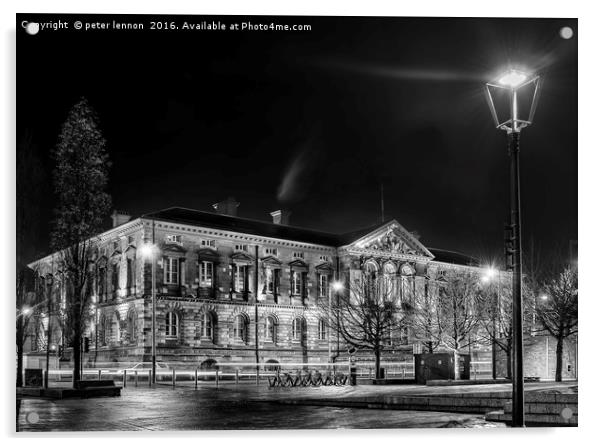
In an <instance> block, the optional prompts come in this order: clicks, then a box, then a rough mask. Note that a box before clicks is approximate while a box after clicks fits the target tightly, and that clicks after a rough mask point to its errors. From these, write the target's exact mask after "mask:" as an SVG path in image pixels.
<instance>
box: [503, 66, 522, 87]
mask: <svg viewBox="0 0 602 446" xmlns="http://www.w3.org/2000/svg"><path fill="white" fill-rule="evenodd" d="M526 80H527V75H526V74H525V73H521V72H520V71H516V70H510V71H508V72H507V73H504V74H503V75H502V77H500V78H499V79H498V82H499V83H500V85H506V86H508V87H512V88H513V87H518V86H519V85H520V84H522V83H523V82H525V81H526Z"/></svg>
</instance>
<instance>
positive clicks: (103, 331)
mask: <svg viewBox="0 0 602 446" xmlns="http://www.w3.org/2000/svg"><path fill="white" fill-rule="evenodd" d="M98 343H99V344H100V345H101V346H104V345H107V318H106V317H105V316H104V315H103V316H101V318H100V323H99V325H98Z"/></svg>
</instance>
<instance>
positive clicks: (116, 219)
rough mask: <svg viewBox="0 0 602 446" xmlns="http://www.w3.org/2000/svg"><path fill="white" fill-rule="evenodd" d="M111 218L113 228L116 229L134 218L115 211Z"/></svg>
mask: <svg viewBox="0 0 602 446" xmlns="http://www.w3.org/2000/svg"><path fill="white" fill-rule="evenodd" d="M111 218H112V219H113V227H114V228H116V227H117V226H121V225H122V224H124V223H127V222H128V221H130V220H131V219H132V216H131V215H129V214H126V213H125V212H122V211H118V210H116V209H115V210H114V211H113V213H112V214H111Z"/></svg>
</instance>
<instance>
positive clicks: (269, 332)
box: [265, 316, 276, 342]
mask: <svg viewBox="0 0 602 446" xmlns="http://www.w3.org/2000/svg"><path fill="white" fill-rule="evenodd" d="M265 340H266V341H268V342H276V319H274V317H273V316H268V317H267V319H266V320H265Z"/></svg>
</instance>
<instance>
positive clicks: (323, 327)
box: [318, 319, 326, 341]
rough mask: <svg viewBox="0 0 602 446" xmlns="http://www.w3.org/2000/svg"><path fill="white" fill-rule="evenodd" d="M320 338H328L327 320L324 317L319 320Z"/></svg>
mask: <svg viewBox="0 0 602 446" xmlns="http://www.w3.org/2000/svg"><path fill="white" fill-rule="evenodd" d="M318 339H319V340H321V341H323V340H325V339H326V321H325V320H324V319H320V320H319V321H318Z"/></svg>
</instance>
